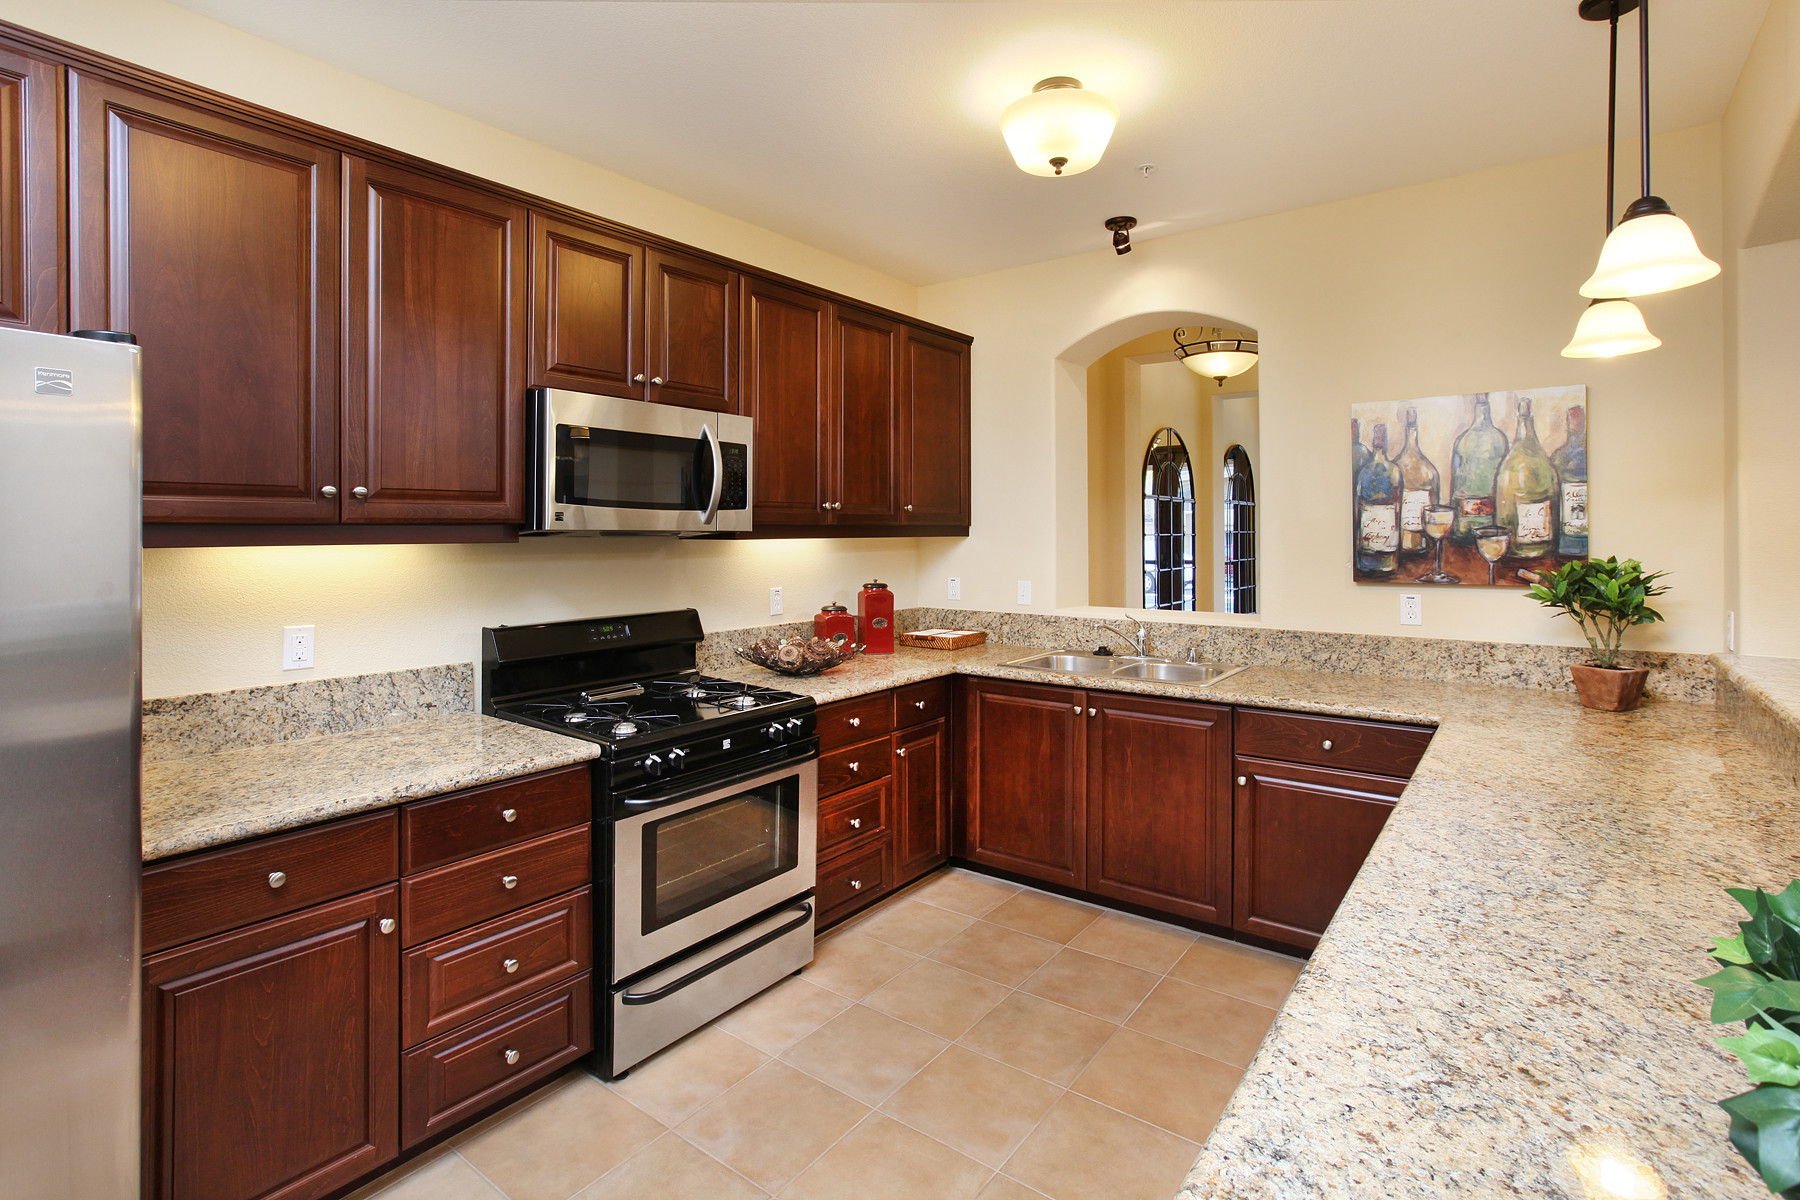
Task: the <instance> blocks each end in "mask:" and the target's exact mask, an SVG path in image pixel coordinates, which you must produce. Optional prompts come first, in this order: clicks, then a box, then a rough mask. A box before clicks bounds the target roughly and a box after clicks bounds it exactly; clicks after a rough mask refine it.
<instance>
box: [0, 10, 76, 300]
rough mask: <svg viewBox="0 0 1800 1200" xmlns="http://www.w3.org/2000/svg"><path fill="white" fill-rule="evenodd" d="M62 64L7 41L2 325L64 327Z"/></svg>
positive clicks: (0, 213) (0, 184) (0, 188)
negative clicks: (25, 51) (12, 46)
mask: <svg viewBox="0 0 1800 1200" xmlns="http://www.w3.org/2000/svg"><path fill="white" fill-rule="evenodd" d="M62 166H63V149H62V68H61V67H60V66H58V65H57V64H55V63H51V62H46V61H45V60H43V59H41V58H34V57H32V56H31V55H28V54H23V53H21V52H20V51H18V50H14V49H12V48H11V47H6V46H0V325H11V326H16V327H19V328H24V329H35V330H38V331H39V332H41V333H60V332H62V331H63V330H64V329H66V328H67V326H66V324H65V322H64V316H65V314H64V311H63V286H62V272H61V259H62V240H63V204H62V173H63V172H62Z"/></svg>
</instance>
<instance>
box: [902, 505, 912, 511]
mask: <svg viewBox="0 0 1800 1200" xmlns="http://www.w3.org/2000/svg"><path fill="white" fill-rule="evenodd" d="M900 507H902V508H904V509H905V510H906V511H907V512H911V511H912V505H910V504H903V505H901V506H900Z"/></svg>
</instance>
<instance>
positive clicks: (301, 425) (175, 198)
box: [70, 74, 339, 523]
mask: <svg viewBox="0 0 1800 1200" xmlns="http://www.w3.org/2000/svg"><path fill="white" fill-rule="evenodd" d="M70 78H71V86H72V96H71V105H70V109H71V112H72V114H73V126H72V131H71V141H72V146H73V155H74V160H75V161H74V169H73V171H72V172H71V178H72V181H73V190H74V196H73V198H72V199H73V210H74V214H75V227H74V232H73V237H72V239H71V246H70V260H71V275H72V277H73V287H72V293H73V296H74V312H73V320H74V324H75V327H77V328H89V329H94V328H99V329H119V330H125V331H127V332H130V333H133V334H136V335H137V338H138V341H139V343H140V344H141V345H142V346H143V348H144V356H143V389H144V517H145V519H146V520H150V521H157V520H165V521H168V520H174V521H221V522H230V521H253V522H265V523H266V522H331V521H335V520H337V517H338V502H337V501H336V500H335V499H331V498H328V497H326V496H325V495H323V494H322V492H321V489H322V488H323V487H325V486H326V485H336V484H338V483H339V480H338V478H337V415H338V374H337V372H338V324H337V322H338V305H337V293H338V286H337V281H338V248H339V230H338V219H339V213H338V169H339V165H338V164H339V160H338V156H337V155H336V154H334V153H331V152H329V151H327V150H325V149H323V148H322V147H319V146H314V145H312V144H310V143H307V142H303V141H300V140H298V139H295V138H289V137H284V136H281V135H280V134H276V133H273V132H270V131H267V130H264V129H261V128H260V127H257V126H254V125H250V124H247V123H245V122H241V121H236V120H233V119H230V118H227V117H222V116H215V115H213V114H211V113H208V112H205V111H203V110H201V109H198V108H189V107H187V106H185V105H180V104H174V103H170V102H168V101H164V100H160V99H157V98H156V97H153V96H149V95H146V94H144V93H141V92H136V91H133V90H131V89H129V88H125V87H121V86H119V85H117V84H113V83H109V82H106V81H103V80H98V79H92V78H89V77H86V76H83V75H80V74H72V75H71V77H70Z"/></svg>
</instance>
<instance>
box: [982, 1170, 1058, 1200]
mask: <svg viewBox="0 0 1800 1200" xmlns="http://www.w3.org/2000/svg"><path fill="white" fill-rule="evenodd" d="M975 1200H1046V1197H1045V1196H1044V1193H1042V1192H1040V1191H1036V1190H1035V1189H1032V1188H1028V1187H1026V1186H1025V1185H1024V1184H1022V1183H1020V1182H1019V1181H1018V1180H1016V1179H1008V1178H1007V1177H1006V1176H1004V1175H996V1176H994V1177H993V1179H991V1180H989V1181H988V1185H987V1186H986V1187H984V1188H982V1189H981V1195H979V1196H977V1197H976V1198H975Z"/></svg>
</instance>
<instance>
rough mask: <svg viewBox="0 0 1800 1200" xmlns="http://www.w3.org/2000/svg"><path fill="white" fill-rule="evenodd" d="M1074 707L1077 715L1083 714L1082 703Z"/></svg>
mask: <svg viewBox="0 0 1800 1200" xmlns="http://www.w3.org/2000/svg"><path fill="white" fill-rule="evenodd" d="M1073 707H1074V709H1075V715H1076V716H1078V717H1079V716H1080V715H1081V705H1079V704H1077V705H1074V706H1073Z"/></svg>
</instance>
